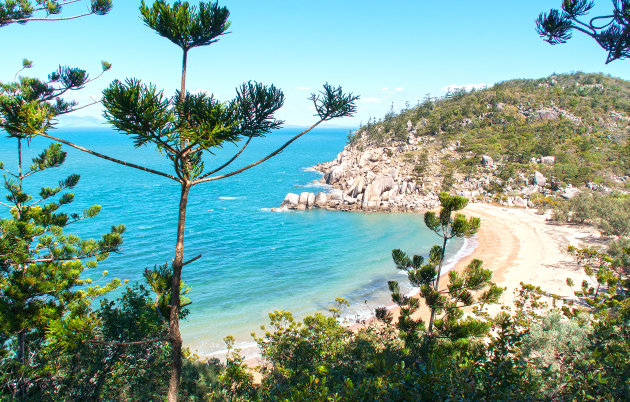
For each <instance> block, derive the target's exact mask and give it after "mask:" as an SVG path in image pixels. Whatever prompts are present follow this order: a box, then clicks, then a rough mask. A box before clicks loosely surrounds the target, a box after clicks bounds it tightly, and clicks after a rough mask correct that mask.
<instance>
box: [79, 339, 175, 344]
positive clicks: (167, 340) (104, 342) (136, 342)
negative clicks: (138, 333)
mask: <svg viewBox="0 0 630 402" xmlns="http://www.w3.org/2000/svg"><path fill="white" fill-rule="evenodd" d="M170 340H171V339H170V338H154V339H147V340H144V341H135V342H108V341H98V340H96V339H93V340H87V341H86V342H87V343H96V344H99V345H115V346H133V345H144V344H146V343H153V342H169V341H170Z"/></svg>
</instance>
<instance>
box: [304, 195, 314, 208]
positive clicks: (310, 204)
mask: <svg viewBox="0 0 630 402" xmlns="http://www.w3.org/2000/svg"><path fill="white" fill-rule="evenodd" d="M314 204H315V194H313V193H308V198H307V200H306V207H307V208H313V205H314Z"/></svg>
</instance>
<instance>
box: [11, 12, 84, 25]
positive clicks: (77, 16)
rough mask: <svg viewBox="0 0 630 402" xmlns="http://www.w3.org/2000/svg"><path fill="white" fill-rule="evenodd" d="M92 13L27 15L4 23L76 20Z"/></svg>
mask: <svg viewBox="0 0 630 402" xmlns="http://www.w3.org/2000/svg"><path fill="white" fill-rule="evenodd" d="M92 14H94V13H93V12H89V13H85V14H79V15H73V16H72V17H59V18H47V17H44V18H33V17H28V18H19V19H16V20H6V21H5V23H6V24H7V25H8V24H13V23H25V22H32V21H69V20H76V19H78V18H83V17H87V16H89V15H92Z"/></svg>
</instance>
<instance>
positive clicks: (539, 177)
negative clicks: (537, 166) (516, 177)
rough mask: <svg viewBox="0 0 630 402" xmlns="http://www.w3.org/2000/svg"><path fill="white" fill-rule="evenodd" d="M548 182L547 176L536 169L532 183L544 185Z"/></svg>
mask: <svg viewBox="0 0 630 402" xmlns="http://www.w3.org/2000/svg"><path fill="white" fill-rule="evenodd" d="M546 183H547V178H546V177H545V176H543V174H542V173H540V172H539V171H535V172H534V174H533V175H532V184H535V185H537V186H544V185H545V184H546Z"/></svg>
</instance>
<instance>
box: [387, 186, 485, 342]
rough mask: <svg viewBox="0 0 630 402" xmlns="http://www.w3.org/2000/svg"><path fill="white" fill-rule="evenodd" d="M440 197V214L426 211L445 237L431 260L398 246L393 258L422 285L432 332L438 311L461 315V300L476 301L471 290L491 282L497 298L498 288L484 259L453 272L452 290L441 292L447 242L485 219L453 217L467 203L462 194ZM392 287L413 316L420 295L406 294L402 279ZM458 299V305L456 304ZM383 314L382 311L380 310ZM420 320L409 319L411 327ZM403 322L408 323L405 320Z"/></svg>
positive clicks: (427, 219) (470, 231) (431, 224)
mask: <svg viewBox="0 0 630 402" xmlns="http://www.w3.org/2000/svg"><path fill="white" fill-rule="evenodd" d="M439 200H440V204H441V206H442V208H441V209H440V214H439V215H436V214H435V212H432V211H429V212H426V213H425V214H424V223H425V225H426V226H427V227H428V228H429V229H431V230H432V231H433V232H435V233H436V234H437V235H438V236H440V237H441V238H442V246H441V247H440V246H438V245H436V246H433V248H432V249H431V252H430V253H429V260H428V264H424V258H423V257H421V256H417V255H414V256H413V258H409V257H408V256H407V254H405V253H404V252H403V251H401V250H399V249H396V250H392V258H393V260H394V263H395V264H396V267H397V268H398V269H400V270H404V271H406V272H407V276H408V277H409V280H410V282H411V283H412V284H413V285H414V286H418V287H419V288H420V292H421V293H420V294H421V296H422V297H423V298H424V299H425V301H426V303H427V305H428V306H429V307H430V308H431V318H430V320H429V327H428V333H429V334H431V333H432V332H433V324H434V320H435V315H436V313H437V312H441V311H443V310H446V311H447V312H449V313H448V314H447V317H449V318H454V317H457V318H459V317H461V316H456V315H454V314H455V313H454V312H455V311H458V307H461V306H457V302H461V303H463V304H464V305H470V303H472V296H471V294H470V290H479V289H481V288H482V287H484V286H485V285H491V289H490V290H489V291H488V292H490V293H488V295H487V296H484V298H487V301H485V302H489V301H491V300H493V299H494V296H493V295H494V294H495V293H496V292H497V289H495V287H494V285H492V284H491V282H490V277H491V275H490V272H489V271H488V270H485V269H482V268H481V261H478V260H475V261H473V262H472V263H471V264H470V265H469V266H468V267H467V268H466V270H465V272H464V276H463V277H461V276H460V275H459V274H458V273H456V272H451V273H450V274H449V276H451V278H450V279H451V282H450V285H449V287H448V291H446V292H440V288H439V285H440V276H441V275H442V265H443V263H444V257H445V255H446V245H447V243H448V241H449V240H450V239H452V238H454V237H459V238H466V237H471V236H473V235H474V234H475V233H477V231H478V230H479V225H480V222H481V220H480V219H479V218H475V217H471V218H469V219H467V218H466V217H465V216H464V215H463V214H456V215H455V216H454V217H453V212H455V211H459V210H461V209H463V208H464V207H466V205H467V204H468V199H466V198H463V197H459V196H456V195H450V194H448V193H441V194H440V195H439ZM389 287H390V291H391V292H392V297H393V298H394V301H395V302H396V303H399V304H402V305H406V307H405V310H404V311H403V313H405V315H406V316H407V313H408V316H409V319H411V318H410V315H411V313H413V312H414V311H415V310H417V309H418V307H419V304H418V303H419V302H418V300H417V299H413V298H408V297H404V296H402V295H401V294H400V289H399V286H398V283H396V282H390V284H389ZM443 293H449V295H450V297H451V301H450V302H449V301H448V299H447V297H446V296H445V295H444V294H443ZM453 302H454V303H455V305H454V304H453ZM380 314H381V315H382V314H383V313H382V312H381V313H380ZM415 324H416V322H415V321H413V322H411V321H410V322H409V325H408V326H409V329H411V327H412V326H415ZM401 325H405V326H407V324H405V320H403V322H402V323H401Z"/></svg>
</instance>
